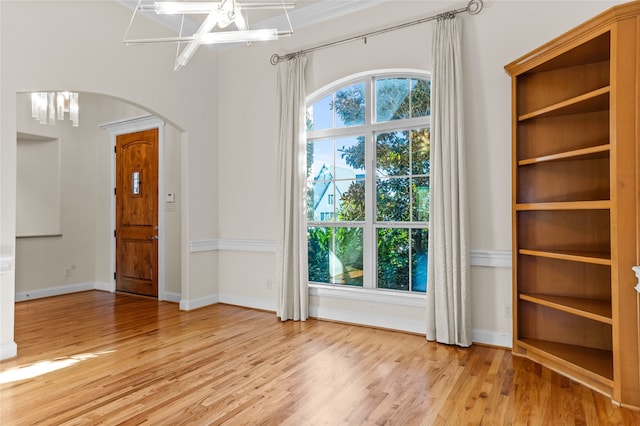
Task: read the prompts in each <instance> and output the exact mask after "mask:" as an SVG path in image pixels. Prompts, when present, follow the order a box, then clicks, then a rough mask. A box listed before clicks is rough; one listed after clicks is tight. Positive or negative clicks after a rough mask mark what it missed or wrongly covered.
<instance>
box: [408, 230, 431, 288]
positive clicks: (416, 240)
mask: <svg viewBox="0 0 640 426" xmlns="http://www.w3.org/2000/svg"><path fill="white" fill-rule="evenodd" d="M428 244H429V231H428V230H427V229H412V230H411V290H412V291H419V292H423V293H424V292H426V291H427V266H428V262H427V247H428Z"/></svg>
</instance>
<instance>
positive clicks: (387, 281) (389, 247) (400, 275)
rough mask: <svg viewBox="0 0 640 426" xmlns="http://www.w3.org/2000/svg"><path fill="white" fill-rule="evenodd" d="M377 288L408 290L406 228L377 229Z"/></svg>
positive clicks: (407, 233)
mask: <svg viewBox="0 0 640 426" xmlns="http://www.w3.org/2000/svg"><path fill="white" fill-rule="evenodd" d="M378 288H388V289H393V290H409V232H408V230H407V229H393V228H380V229H378Z"/></svg>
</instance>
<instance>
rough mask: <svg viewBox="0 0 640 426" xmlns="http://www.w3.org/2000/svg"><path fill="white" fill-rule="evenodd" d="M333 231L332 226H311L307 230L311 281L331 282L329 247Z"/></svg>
mask: <svg viewBox="0 0 640 426" xmlns="http://www.w3.org/2000/svg"><path fill="white" fill-rule="evenodd" d="M332 235H333V231H332V229H331V228H324V227H311V228H309V229H308V230H307V240H308V241H307V247H308V251H309V253H308V262H309V281H311V282H319V283H328V282H329V277H330V274H329V247H330V246H331V239H332Z"/></svg>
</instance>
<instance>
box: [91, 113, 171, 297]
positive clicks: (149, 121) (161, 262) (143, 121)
mask: <svg viewBox="0 0 640 426" xmlns="http://www.w3.org/2000/svg"><path fill="white" fill-rule="evenodd" d="M164 126H165V122H164V120H161V119H160V118H158V117H156V116H153V115H145V116H141V117H136V118H131V119H127V120H121V121H115V122H112V123H106V124H102V125H100V127H102V128H103V129H105V130H107V131H108V132H109V134H110V135H109V136H110V144H111V147H110V151H109V152H110V153H111V155H110V163H111V164H110V175H111V176H110V180H109V182H110V185H111V188H112V189H111V196H110V198H109V199H110V200H111V201H110V202H109V210H110V212H109V215H110V219H109V220H110V227H111V230H112V232H115V229H116V197H115V194H114V193H113V191H114V189H115V187H116V156H115V147H116V137H117V136H119V135H126V134H129V133H136V132H140V131H143V130H149V129H156V128H157V129H158V300H170V299H167V295H166V294H165V293H166V292H165V277H164V275H165V274H164V268H165V249H164V245H165V237H164V236H165V209H164V196H165V155H164V153H165V149H164V148H165V135H164ZM110 241H111V242H110V250H109V252H110V262H109V264H110V265H111V271H109V276H110V277H111V281H110V282H111V285H110V286H109V288H108V289H107V290H109V291H111V292H112V293H113V292H115V291H116V281H115V278H114V277H115V273H116V239H115V236H113V237H112V238H111V239H110Z"/></svg>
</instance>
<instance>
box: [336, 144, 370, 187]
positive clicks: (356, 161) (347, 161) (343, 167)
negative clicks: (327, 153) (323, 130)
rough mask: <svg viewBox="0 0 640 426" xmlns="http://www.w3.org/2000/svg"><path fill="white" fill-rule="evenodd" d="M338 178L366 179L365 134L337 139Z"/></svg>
mask: <svg viewBox="0 0 640 426" xmlns="http://www.w3.org/2000/svg"><path fill="white" fill-rule="evenodd" d="M335 162H336V179H352V178H361V179H364V170H365V168H364V164H365V163H364V136H354V137H350V138H340V139H336V155H335Z"/></svg>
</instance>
